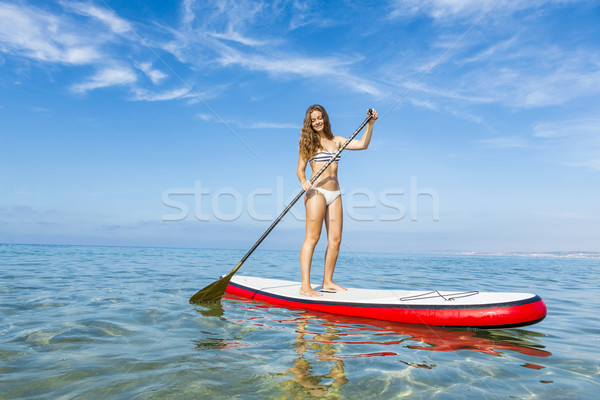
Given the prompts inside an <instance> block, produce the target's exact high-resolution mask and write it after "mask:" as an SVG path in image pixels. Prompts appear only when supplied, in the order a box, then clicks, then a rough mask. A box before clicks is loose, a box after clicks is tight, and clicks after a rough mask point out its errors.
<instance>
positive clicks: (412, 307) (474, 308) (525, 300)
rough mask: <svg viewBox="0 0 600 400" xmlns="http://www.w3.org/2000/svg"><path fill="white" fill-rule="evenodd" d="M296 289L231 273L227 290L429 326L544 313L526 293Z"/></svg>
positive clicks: (493, 323)
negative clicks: (315, 292)
mask: <svg viewBox="0 0 600 400" xmlns="http://www.w3.org/2000/svg"><path fill="white" fill-rule="evenodd" d="M313 287H314V288H315V290H319V289H321V288H320V287H315V286H313ZM299 290H300V283H299V282H293V281H286V280H280V279H266V278H257V277H250V276H234V277H233V278H232V279H231V282H230V283H229V286H227V290H226V293H229V294H232V295H236V296H241V297H246V298H249V299H253V300H258V301H262V302H266V303H270V304H273V305H277V306H283V307H290V308H297V309H304V310H314V311H320V312H325V313H330V314H337V315H348V316H353V317H366V318H373V319H379V320H384V321H393V322H402V323H409V324H422V325H433V326H460V327H473V328H508V327H516V326H524V325H531V324H535V323H537V322H539V321H541V320H542V319H544V317H545V316H546V304H544V301H543V300H542V299H541V298H540V297H539V296H537V295H535V294H531V293H502V292H498V293H494V292H477V291H472V292H449V291H441V292H438V291H419V290H389V289H387V290H374V289H352V288H349V289H348V290H347V291H341V292H335V293H332V292H322V294H323V296H321V297H307V296H302V295H300V294H299V293H298V292H299Z"/></svg>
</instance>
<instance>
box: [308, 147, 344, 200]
mask: <svg viewBox="0 0 600 400" xmlns="http://www.w3.org/2000/svg"><path fill="white" fill-rule="evenodd" d="M335 153H337V151H324V150H319V151H318V152H317V154H316V155H315V156H314V157H313V158H311V159H310V160H308V162H328V161H329V160H331V158H332V157H333V156H334V155H335ZM338 161H340V155H339V154H338V155H337V157H336V158H335V159H334V160H333V162H338ZM311 190H316V191H317V192H319V193H321V194H322V195H323V197H325V205H330V204H331V203H333V202H334V200H335V199H337V198H338V197H339V196H340V194H341V191H339V190H327V189H323V188H320V187H312V188H310V189H308V191H309V192H310V191H311Z"/></svg>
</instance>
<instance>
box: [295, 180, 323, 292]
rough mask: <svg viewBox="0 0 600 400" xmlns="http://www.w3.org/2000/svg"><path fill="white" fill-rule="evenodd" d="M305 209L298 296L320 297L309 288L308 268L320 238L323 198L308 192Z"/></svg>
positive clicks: (313, 191)
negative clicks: (300, 280) (300, 278)
mask: <svg viewBox="0 0 600 400" xmlns="http://www.w3.org/2000/svg"><path fill="white" fill-rule="evenodd" d="M304 206H305V207H306V234H305V236H304V243H302V248H301V249H300V271H301V274H302V287H301V288H300V294H302V295H305V296H322V294H321V293H319V292H317V291H315V290H314V289H313V288H312V287H311V286H310V266H311V264H312V258H313V253H314V251H315V246H316V245H317V243H318V242H319V237H320V236H321V228H322V226H323V218H325V209H326V206H325V197H323V195H322V194H321V193H319V192H317V191H316V190H309V191H308V193H306V197H305V199H304Z"/></svg>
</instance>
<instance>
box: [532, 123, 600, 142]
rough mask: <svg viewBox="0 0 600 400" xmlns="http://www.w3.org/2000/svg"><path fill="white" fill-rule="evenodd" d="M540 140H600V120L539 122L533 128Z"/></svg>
mask: <svg viewBox="0 0 600 400" xmlns="http://www.w3.org/2000/svg"><path fill="white" fill-rule="evenodd" d="M533 131H534V136H535V137H539V138H547V139H548V138H564V137H574V136H579V137H586V136H587V137H598V138H600V118H581V119H572V120H568V121H557V122H538V123H537V124H535V125H534V128H533Z"/></svg>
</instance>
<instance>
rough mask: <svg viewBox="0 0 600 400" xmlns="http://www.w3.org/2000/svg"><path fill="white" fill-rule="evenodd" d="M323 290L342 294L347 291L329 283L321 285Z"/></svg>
mask: <svg viewBox="0 0 600 400" xmlns="http://www.w3.org/2000/svg"><path fill="white" fill-rule="evenodd" d="M323 290H330V291H333V292H343V291H346V290H348V289H346V288H345V287H342V286H340V285H338V284H337V283H333V282H329V283H323Z"/></svg>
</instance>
